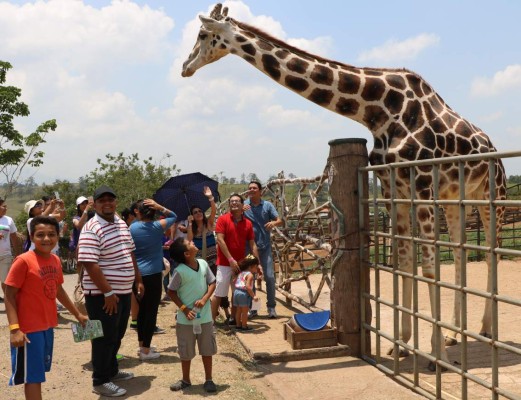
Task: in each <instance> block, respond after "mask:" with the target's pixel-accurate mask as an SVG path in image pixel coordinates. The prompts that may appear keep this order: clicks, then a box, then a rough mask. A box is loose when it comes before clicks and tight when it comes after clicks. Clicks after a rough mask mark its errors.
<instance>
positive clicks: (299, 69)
mask: <svg viewBox="0 0 521 400" xmlns="http://www.w3.org/2000/svg"><path fill="white" fill-rule="evenodd" d="M286 67H288V69H289V70H290V71H293V72H296V73H297V74H303V73H305V72H306V70H307V69H308V67H309V63H308V62H307V61H304V60H301V59H300V58H296V57H294V58H292V59H291V60H289V61H288V62H287V63H286Z"/></svg>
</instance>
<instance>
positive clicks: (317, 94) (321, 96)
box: [308, 88, 333, 106]
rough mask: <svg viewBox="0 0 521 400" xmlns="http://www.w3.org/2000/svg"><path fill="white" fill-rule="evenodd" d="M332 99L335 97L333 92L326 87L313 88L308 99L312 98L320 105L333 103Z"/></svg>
mask: <svg viewBox="0 0 521 400" xmlns="http://www.w3.org/2000/svg"><path fill="white" fill-rule="evenodd" d="M331 99H333V92H332V91H331V90H325V89H318V88H317V89H313V91H312V92H311V94H310V95H309V96H308V100H311V101H312V102H313V103H316V104H318V105H319V106H327V105H328V104H329V103H331Z"/></svg>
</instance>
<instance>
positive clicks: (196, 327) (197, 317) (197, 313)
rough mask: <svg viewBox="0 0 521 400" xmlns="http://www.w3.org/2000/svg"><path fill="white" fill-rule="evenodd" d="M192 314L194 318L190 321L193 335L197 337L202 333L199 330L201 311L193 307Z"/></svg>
mask: <svg viewBox="0 0 521 400" xmlns="http://www.w3.org/2000/svg"><path fill="white" fill-rule="evenodd" d="M192 312H193V313H194V314H195V318H194V319H193V320H192V327H193V329H194V334H195V335H199V334H200V333H202V331H203V330H202V329H201V309H200V308H199V307H194V308H192Z"/></svg>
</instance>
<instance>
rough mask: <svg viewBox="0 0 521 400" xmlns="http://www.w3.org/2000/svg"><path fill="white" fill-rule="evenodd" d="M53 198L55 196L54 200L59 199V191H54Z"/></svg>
mask: <svg viewBox="0 0 521 400" xmlns="http://www.w3.org/2000/svg"><path fill="white" fill-rule="evenodd" d="M54 198H55V199H56V200H60V193H58V192H54Z"/></svg>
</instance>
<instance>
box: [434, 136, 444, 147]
mask: <svg viewBox="0 0 521 400" xmlns="http://www.w3.org/2000/svg"><path fill="white" fill-rule="evenodd" d="M436 147H437V148H438V149H442V150H445V136H443V135H436Z"/></svg>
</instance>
